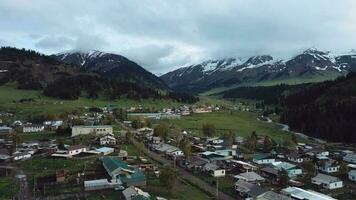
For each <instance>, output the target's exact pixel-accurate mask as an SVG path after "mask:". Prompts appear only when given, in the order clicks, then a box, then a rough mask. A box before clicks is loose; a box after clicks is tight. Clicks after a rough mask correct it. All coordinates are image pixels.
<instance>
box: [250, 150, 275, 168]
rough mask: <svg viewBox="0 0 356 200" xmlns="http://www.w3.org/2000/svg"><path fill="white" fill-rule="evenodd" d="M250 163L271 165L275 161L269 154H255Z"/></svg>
mask: <svg viewBox="0 0 356 200" xmlns="http://www.w3.org/2000/svg"><path fill="white" fill-rule="evenodd" d="M252 162H254V163H256V164H259V165H261V164H271V163H273V162H276V160H275V159H274V158H273V157H272V156H271V155H270V154H268V153H267V154H255V155H254V156H253V158H252Z"/></svg>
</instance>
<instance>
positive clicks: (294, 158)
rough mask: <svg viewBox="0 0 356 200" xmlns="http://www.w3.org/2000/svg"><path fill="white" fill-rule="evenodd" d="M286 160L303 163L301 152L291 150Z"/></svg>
mask: <svg viewBox="0 0 356 200" xmlns="http://www.w3.org/2000/svg"><path fill="white" fill-rule="evenodd" d="M287 158H288V160H289V161H291V162H294V163H303V162H304V156H303V155H302V154H299V153H296V152H293V153H291V154H289V155H288V156H287Z"/></svg>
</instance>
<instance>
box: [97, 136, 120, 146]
mask: <svg viewBox="0 0 356 200" xmlns="http://www.w3.org/2000/svg"><path fill="white" fill-rule="evenodd" d="M99 140H100V145H115V144H116V138H115V137H114V136H113V135H112V134H106V135H103V136H102V137H100V138H99Z"/></svg>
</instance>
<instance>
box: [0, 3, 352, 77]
mask: <svg viewBox="0 0 356 200" xmlns="http://www.w3.org/2000/svg"><path fill="white" fill-rule="evenodd" d="M355 11H356V1H354V0H337V1H336V0H288V1H286V0H104V1H99V0H75V1H73V0H55V1H54V0H0V30H1V31H0V46H15V47H18V48H27V49H34V50H37V51H39V52H41V53H45V54H54V53H59V52H63V51H72V50H80V51H86V50H100V51H104V52H110V53H117V54H121V55H123V56H126V57H128V58H129V59H131V60H133V61H135V62H137V63H138V64H140V65H142V66H143V67H144V68H146V69H147V70H149V71H151V72H153V73H156V74H162V73H165V72H168V71H170V70H173V69H175V68H177V67H180V66H184V65H188V64H192V63H198V62H200V61H203V60H207V59H218V58H225V57H241V58H247V57H249V56H254V55H260V54H270V55H272V56H273V57H275V58H281V59H287V58H289V57H292V56H294V55H296V54H298V53H299V52H302V51H303V50H304V49H307V48H310V47H315V48H317V49H319V50H328V51H332V52H335V53H341V52H347V51H350V50H351V49H354V48H356V12H355Z"/></svg>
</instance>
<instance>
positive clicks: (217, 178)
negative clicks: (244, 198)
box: [216, 176, 219, 199]
mask: <svg viewBox="0 0 356 200" xmlns="http://www.w3.org/2000/svg"><path fill="white" fill-rule="evenodd" d="M216 199H219V177H218V176H217V177H216Z"/></svg>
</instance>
